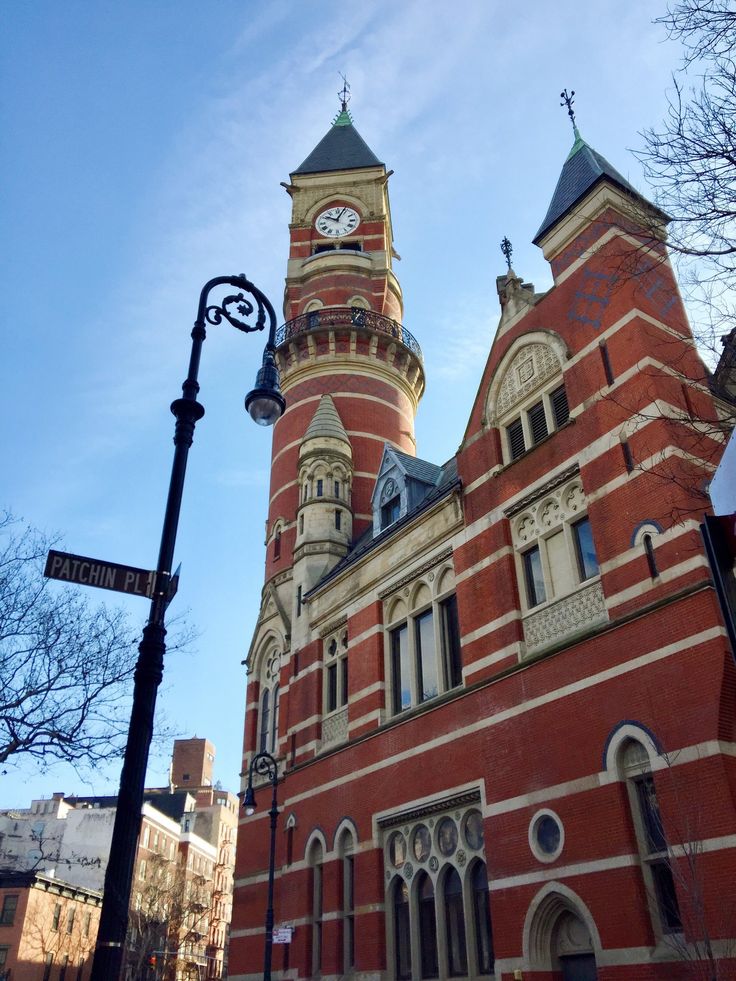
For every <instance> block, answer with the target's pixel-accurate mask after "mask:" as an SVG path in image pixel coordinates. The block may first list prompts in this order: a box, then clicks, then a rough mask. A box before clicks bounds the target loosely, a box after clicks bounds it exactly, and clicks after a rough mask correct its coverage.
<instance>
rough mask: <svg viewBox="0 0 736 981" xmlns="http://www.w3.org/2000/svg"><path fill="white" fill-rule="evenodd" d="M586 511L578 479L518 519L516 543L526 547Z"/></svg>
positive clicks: (559, 488) (516, 523) (533, 506)
mask: <svg viewBox="0 0 736 981" xmlns="http://www.w3.org/2000/svg"><path fill="white" fill-rule="evenodd" d="M584 510H585V495H584V494H583V488H582V485H581V483H580V479H579V478H578V477H576V478H575V479H574V480H572V481H570V482H569V483H567V484H565V485H564V486H561V487H558V488H557V489H556V490H555V491H553V493H552V494H550V495H548V496H547V497H545V498H544V499H543V500H541V501H539V502H538V503H536V504H533V505H532V506H531V507H530V508H529V509H528V510H526V511H525V512H524V513H523V514H521V515H520V516H519V517H518V518H517V519H516V522H515V525H514V527H515V533H514V541H515V543H516V544H517V546H518V545H526V544H528V543H529V542H531V541H533V540H534V539H535V538H538V537H539V536H540V534H542V533H544V534H546V533H547V532H548V531H550V529H552V528H557V527H560V526H561V525H562V524H563V522H564V521H566V520H568V521H569V520H570V519H571V518H572V517H574V515H576V514H578V513H580V512H581V511H584Z"/></svg>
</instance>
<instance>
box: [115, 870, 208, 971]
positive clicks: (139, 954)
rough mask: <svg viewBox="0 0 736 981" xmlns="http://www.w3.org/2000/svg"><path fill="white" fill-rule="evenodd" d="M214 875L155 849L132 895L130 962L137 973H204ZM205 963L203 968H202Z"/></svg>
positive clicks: (129, 964)
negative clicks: (197, 869) (190, 866)
mask: <svg viewBox="0 0 736 981" xmlns="http://www.w3.org/2000/svg"><path fill="white" fill-rule="evenodd" d="M212 896H213V882H212V879H211V878H209V877H207V876H204V875H199V874H194V873H192V871H191V870H190V869H187V867H186V865H185V864H184V862H183V861H182V860H181V856H178V857H177V858H176V859H174V858H171V859H170V858H167V857H165V856H164V855H162V854H154V855H152V856H151V857H150V858H149V859H148V860H147V862H146V866H145V878H144V879H141V878H138V879H137V880H136V882H135V884H134V889H133V894H132V896H131V909H130V920H129V927H128V939H127V944H126V947H127V955H126V956H127V964H128V968H129V973H130V976H131V978H133V979H138V978H141V979H143V978H156V981H178V979H187V978H189V977H192V978H196V979H197V981H199V978H200V977H204V959H205V952H206V942H207V934H208V929H209V920H210V915H211V908H212ZM200 969H201V971H200Z"/></svg>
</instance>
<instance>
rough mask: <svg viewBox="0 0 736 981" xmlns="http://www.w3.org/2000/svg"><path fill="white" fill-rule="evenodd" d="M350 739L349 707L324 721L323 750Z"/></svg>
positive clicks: (326, 717)
mask: <svg viewBox="0 0 736 981" xmlns="http://www.w3.org/2000/svg"><path fill="white" fill-rule="evenodd" d="M347 738H348V707H347V705H346V706H345V707H344V708H341V709H339V710H338V711H337V712H333V713H332V715H328V716H325V718H324V719H323V720H322V749H326V748H327V747H328V746H332V745H335V744H337V743H344V742H346V741H347Z"/></svg>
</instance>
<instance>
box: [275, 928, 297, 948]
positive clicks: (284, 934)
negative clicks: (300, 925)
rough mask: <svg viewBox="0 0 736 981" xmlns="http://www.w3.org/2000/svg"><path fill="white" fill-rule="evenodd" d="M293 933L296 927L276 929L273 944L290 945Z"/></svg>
mask: <svg viewBox="0 0 736 981" xmlns="http://www.w3.org/2000/svg"><path fill="white" fill-rule="evenodd" d="M293 932H294V927H291V926H281V927H274V931H273V942H274V943H275V944H290V943H291V935H292V934H293Z"/></svg>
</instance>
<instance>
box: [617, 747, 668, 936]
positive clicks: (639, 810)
mask: <svg viewBox="0 0 736 981" xmlns="http://www.w3.org/2000/svg"><path fill="white" fill-rule="evenodd" d="M619 767H620V770H621V771H622V775H623V776H624V777H625V779H626V785H627V790H628V795H629V804H630V806H631V812H632V817H633V819H634V829H635V832H636V839H637V843H638V846H639V856H640V858H641V866H642V873H643V876H644V883H645V885H646V887H647V895H648V897H649V900H650V907H651V910H652V919H653V925H654V930H655V933H657V934H659V935H662V934H668V933H677V932H679V931H680V930H681V929H682V921H681V918H680V906H679V903H678V901H677V891H676V889H675V881H674V877H673V875H672V856H671V853H670V851H669V848H668V845H667V837H666V835H665V829H664V824H663V822H662V815H661V813H660V810H659V801H658V799H657V789H656V786H655V783H654V777H653V775H652V770H651V763H650V760H649V754H648V753H647V751H646V749H645V747H644V746H643V745H642V743H640V742H638V741H637V740H635V739H627V740H626V741H625V742H624V743H623V744H622V745H621V748H620V750H619Z"/></svg>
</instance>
